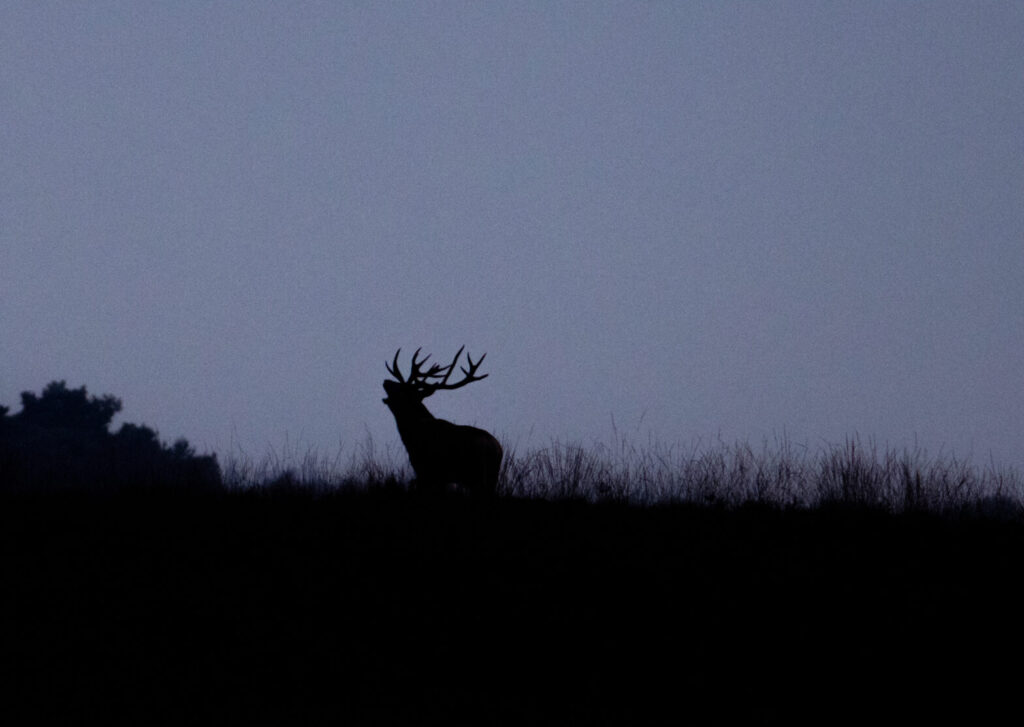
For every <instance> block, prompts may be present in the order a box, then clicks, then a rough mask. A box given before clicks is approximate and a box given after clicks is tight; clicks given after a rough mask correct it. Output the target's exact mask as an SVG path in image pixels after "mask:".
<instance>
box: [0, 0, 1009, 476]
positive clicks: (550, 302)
mask: <svg viewBox="0 0 1024 727" xmlns="http://www.w3.org/2000/svg"><path fill="white" fill-rule="evenodd" d="M1022 39H1024V5H1022V4H1020V3H1002V2H991V3H989V2H971V3H961V2H955V3H945V2H929V3H896V2H879V3H873V2H858V3H839V2H836V3H832V2H813V3H812V2H776V3H756V4H754V3H736V4H731V3H719V2H714V3H707V4H700V3H690V2H686V3H675V2H666V3H641V2H626V3H617V2H616V3H610V2H609V3H597V2H583V3H556V2H546V1H544V2H516V3H497V2H495V3H491V2H473V3H462V2H416V3H342V2H335V1H333V0H332V1H328V2H305V3H298V2H296V3H283V2H246V3H227V2H223V3H207V2H184V1H181V2H174V3H137V2H102V1H98V2H89V3H76V2H59V3H55V2H27V1H26V2H12V1H7V2H0V403H2V404H6V405H8V406H10V407H12V409H13V410H15V411H16V410H17V408H18V406H17V405H18V403H19V398H18V394H19V392H21V391H23V390H26V389H29V390H34V391H39V390H40V389H41V388H42V387H43V386H44V385H45V384H46V383H47V382H49V381H51V380H53V379H66V380H67V382H68V384H69V385H70V386H80V385H83V384H84V385H86V386H87V387H88V388H89V390H90V392H91V393H93V394H104V393H111V394H114V395H116V396H119V397H120V398H122V400H123V401H124V411H123V412H122V414H121V416H120V417H119V419H118V421H132V422H136V423H145V424H148V425H150V426H152V427H154V428H156V429H158V430H159V431H160V434H161V436H162V438H164V439H166V440H171V439H174V438H176V437H179V436H184V437H187V438H188V439H189V440H190V441H191V442H192V443H193V444H194V445H196V446H197V448H199V449H201V450H207V451H208V450H216V451H218V452H221V453H227V452H228V451H229V450H232V449H236V448H242V449H244V450H245V451H246V452H247V453H249V454H251V455H255V456H261V455H263V454H264V453H266V452H267V451H268V450H269V449H275V450H282V449H283V448H284V447H286V446H287V447H290V448H292V449H298V450H300V451H303V452H304V451H306V450H308V449H311V448H312V449H316V450H318V451H319V452H321V453H322V454H326V455H330V454H333V453H335V452H337V450H338V447H339V443H340V444H342V445H343V446H344V447H345V448H346V449H350V448H351V447H352V446H353V445H354V444H356V443H357V442H360V441H362V440H363V439H364V438H365V436H366V433H367V432H369V433H370V434H372V436H373V438H374V439H375V441H376V442H377V443H378V445H380V446H383V445H384V444H387V443H393V444H394V445H395V446H397V442H398V437H397V432H396V431H395V427H394V422H393V420H392V418H391V415H390V413H389V412H388V410H387V409H386V407H385V406H384V405H383V404H382V403H381V398H382V397H383V395H384V392H383V389H382V388H381V381H382V380H383V379H384V377H385V371H384V361H385V359H390V358H391V356H392V355H393V354H394V352H395V349H396V348H398V347H399V346H401V347H402V348H403V364H404V365H406V366H407V365H408V359H406V358H404V356H405V355H406V354H409V353H411V352H412V350H413V349H415V348H416V347H418V346H423V347H424V348H425V350H426V351H431V352H433V353H434V355H435V357H437V358H439V359H446V358H450V357H451V356H452V355H453V354H454V352H455V350H456V349H457V348H458V347H459V346H460V345H461V344H463V343H465V344H466V345H467V346H468V348H469V350H470V352H472V353H473V354H474V355H479V354H480V353H483V352H485V351H486V352H487V354H488V355H487V360H486V361H485V362H484V365H483V367H482V369H481V372H488V373H490V376H489V378H487V379H486V380H485V381H483V382H480V383H475V384H472V385H470V386H469V387H467V388H465V389H462V390H460V391H458V392H452V393H439V394H437V395H436V396H434V397H433V398H432V399H430V400H428V405H430V407H431V410H432V411H433V412H434V413H435V414H437V415H438V416H443V417H445V418H450V419H452V420H454V421H457V422H460V423H467V424H476V425H478V426H483V427H485V428H487V429H490V430H491V431H492V432H494V433H495V434H496V435H498V437H499V438H501V439H502V440H503V441H505V442H506V444H516V443H518V446H519V447H520V448H528V447H530V446H540V445H543V444H546V443H547V442H548V441H549V438H550V437H557V438H559V439H561V440H563V441H579V442H583V443H588V442H592V441H594V440H601V441H607V440H608V439H610V437H611V435H612V432H613V422H614V427H616V428H617V430H618V431H619V432H620V433H623V434H626V435H628V436H630V437H631V438H634V439H636V440H637V441H638V442H639V443H641V444H642V443H645V442H647V441H648V439H649V438H650V439H654V440H657V441H660V442H662V443H673V442H681V443H684V444H687V443H692V442H694V441H695V440H698V439H699V440H700V441H704V442H708V441H715V440H716V439H717V438H718V437H719V436H721V437H722V438H723V439H724V440H726V441H727V442H731V441H733V440H735V439H737V438H738V439H744V440H750V442H751V443H752V444H755V445H758V446H759V444H760V442H761V441H762V439H764V438H768V439H769V440H772V439H773V438H775V437H778V436H782V435H783V434H784V433H785V435H787V436H788V437H789V438H790V439H791V440H793V441H795V442H797V443H806V444H808V445H809V446H810V447H811V448H814V449H816V448H817V447H819V446H820V445H821V444H822V443H824V442H841V441H842V440H843V439H844V437H846V436H848V435H853V434H858V435H859V436H860V437H861V438H862V439H865V438H869V437H871V438H874V439H875V440H876V441H877V442H878V444H879V445H880V446H884V445H889V446H892V447H903V446H905V445H908V444H909V445H913V443H914V442H915V441H916V442H917V443H918V444H919V445H920V446H922V447H925V448H926V449H927V450H928V452H929V453H931V454H933V455H934V454H939V453H940V452H941V453H942V454H955V455H957V456H960V457H964V458H970V459H971V460H972V461H974V462H976V463H978V464H982V465H984V464H988V463H989V461H990V457H991V458H992V459H994V460H995V462H996V463H997V464H999V465H1010V466H1015V467H1024V447H1022V444H1024V40H1022Z"/></svg>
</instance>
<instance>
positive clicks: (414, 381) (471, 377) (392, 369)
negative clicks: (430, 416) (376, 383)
mask: <svg viewBox="0 0 1024 727" xmlns="http://www.w3.org/2000/svg"><path fill="white" fill-rule="evenodd" d="M465 348H466V347H465V346H462V347H461V348H459V350H458V351H457V352H456V353H455V358H453V359H452V362H451V363H450V364H448V365H447V366H442V365H440V364H436V363H435V364H433V365H431V367H430V368H429V369H427V370H426V371H423V370H422V368H423V366H424V364H426V363H427V360H428V359H429V358H430V354H427V355H426V356H424V357H423V360H422V361H417V360H416V358H417V357H418V356H419V353H420V351H421V350H422V349H420V348H417V349H416V352H415V353H413V355H412V367H411V368H410V370H409V376H408V378H403V377H402V373H401V371H400V370H399V368H398V354H400V353H401V352H402V349H398V351H396V352H395V358H394V360H393V361H392V362H391V364H390V365H388V363H387V362H386V361H385V362H384V368H386V369H387V370H388V373H389V374H391V375H392V376H394V377H395V379H397V380H398V382H399V383H402V384H409V385H410V386H415V387H416V389H418V390H419V391H420V392H422V393H423V397H424V398H426V397H428V396H430V395H431V394H433V393H434V392H435V391H440V390H442V389H444V390H448V391H450V390H452V389H458V388H460V387H463V386H465V385H466V384H469V383H472V382H473V381H480V380H481V379H486V378H487V377H488V376H489V375H490V374H484V375H483V376H476V371H477V369H478V368H480V364H481V363H483V360H484V358H485V357H486V356H487V354H486V353H485V354H483V355H482V356H481V357H480V358H479V359H477V360H476V361H475V362H474V361H473V359H472V357H471V356H470V355H469V354H468V353H467V354H466V360H467V361H468V362H469V368H466V367H465V366H460V367H459V368H460V370H461V371H462V373H463V374H465V377H464V378H463V379H462V381H458V382H456V383H454V384H449V383H448V379H449V378H450V377H451V375H452V372H453V371H454V370H455V364H456V363H458V361H459V356H461V355H462V351H463V350H464V349H465ZM431 379H440V381H431Z"/></svg>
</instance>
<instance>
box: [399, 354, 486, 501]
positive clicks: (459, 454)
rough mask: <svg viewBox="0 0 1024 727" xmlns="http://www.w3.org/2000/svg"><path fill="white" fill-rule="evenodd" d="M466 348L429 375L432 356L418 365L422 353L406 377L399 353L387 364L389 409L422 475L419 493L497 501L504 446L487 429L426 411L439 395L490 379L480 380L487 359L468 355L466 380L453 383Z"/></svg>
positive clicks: (464, 370)
mask: <svg viewBox="0 0 1024 727" xmlns="http://www.w3.org/2000/svg"><path fill="white" fill-rule="evenodd" d="M464 348H465V346H463V347H462V348H460V349H459V350H458V352H457V353H456V354H455V358H454V359H452V362H451V363H450V364H448V365H447V366H442V365H440V364H436V363H435V364H432V365H431V366H430V368H428V369H427V370H426V371H424V370H423V366H424V365H425V364H426V363H427V359H429V358H430V355H429V354H428V355H427V356H425V357H424V358H423V359H422V360H419V361H418V360H417V358H418V357H419V353H420V350H421V349H418V348H417V349H416V352H415V353H414V354H413V355H412V367H411V369H410V371H409V375H408V376H402V373H401V371H399V368H398V355H399V354H400V353H401V352H402V349H398V351H397V352H396V353H395V358H394V361H392V363H391V364H390V365H388V364H387V363H386V362H385V364H384V367H385V368H386V369H387V370H388V373H389V374H391V376H393V377H394V379H395V380H394V381H388V380H385V381H384V391H385V392H387V398H385V399H384V403H385V404H387V406H388V408H389V409H390V410H391V413H392V414H394V416H395V423H396V424H397V425H398V434H399V436H400V437H401V438H402V444H404V445H405V449H406V451H407V452H408V453H409V463H410V464H411V465H412V468H413V470H414V471H415V472H416V486H417V488H418V489H420V490H422V491H425V492H432V493H437V492H443V491H444V490H445V489H446V488H448V487H449V486H450V485H455V486H457V487H459V488H462V489H464V490H466V491H467V492H469V493H471V494H474V495H482V496H492V495H494V494H495V490H496V488H497V485H498V471H499V470H500V468H501V457H502V450H501V445H500V444H499V443H498V440H497V439H495V438H494V437H493V436H491V435H490V434H489V433H488V432H485V431H484V430H483V429H477V428H476V427H468V426H464V425H460V424H452V423H451V422H449V421H445V420H444V419H438V418H436V417H435V416H434V415H433V414H431V413H430V412H429V411H428V410H427V407H425V406H424V405H423V400H424V399H426V398H427V397H428V396H430V395H431V394H433V393H434V392H435V391H441V390H446V391H451V390H452V389H458V388H461V387H463V386H465V385H466V384H469V383H471V382H473V381H480V380H481V379H486V378H487V374H484V375H483V376H477V375H476V371H477V369H478V368H479V367H480V364H481V363H482V362H483V360H484V356H486V355H487V354H484V355H483V356H481V357H480V358H479V359H478V360H477V361H476V362H474V361H473V359H472V358H471V357H470V355H469V354H468V353H467V354H466V359H467V360H468V362H469V364H468V368H467V367H465V366H464V367H461V370H462V373H463V374H464V378H463V379H462V380H461V381H458V382H456V383H451V384H449V383H448V379H449V377H451V375H452V371H454V370H455V365H456V363H458V360H459V356H461V355H462V351H463V349H464Z"/></svg>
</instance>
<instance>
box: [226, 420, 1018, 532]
mask: <svg viewBox="0 0 1024 727" xmlns="http://www.w3.org/2000/svg"><path fill="white" fill-rule="evenodd" d="M411 477H412V472H411V470H410V468H409V467H408V464H407V462H406V460H405V453H404V451H402V450H401V448H400V447H398V448H389V449H387V450H385V451H381V450H379V448H377V447H376V446H375V445H374V443H373V441H372V439H371V438H369V437H368V438H367V439H366V440H365V441H364V442H363V443H362V444H360V445H358V446H356V447H355V448H354V449H352V450H351V451H350V452H348V453H345V452H344V451H343V450H341V449H339V451H338V453H336V454H335V455H334V456H332V457H323V456H321V455H320V454H319V453H318V452H317V451H315V450H306V451H302V452H299V451H295V450H291V449H289V448H288V447H287V446H286V447H285V448H283V450H282V451H281V452H276V451H272V452H270V453H269V454H267V455H264V456H263V457H262V458H261V459H259V460H258V461H256V462H254V461H253V460H251V459H250V458H248V457H247V456H246V455H245V453H244V452H238V453H236V455H235V456H231V457H228V458H227V464H226V465H225V474H224V481H225V483H226V485H227V486H228V487H229V489H232V490H238V489H250V488H267V487H270V488H282V487H291V488H299V489H307V490H310V491H315V492H330V491H333V490H336V489H339V488H340V489H348V490H352V489H355V490H359V489H373V488H378V487H387V488H390V489H394V490H403V489H408V488H409V485H410V479H411ZM498 492H499V496H500V497H502V498H515V499H537V500H549V501H580V502H589V503H623V504H628V505H633V506H640V507H650V506H657V505H666V504H690V505H697V506H711V507H727V508H737V507H741V506H748V505H760V506H768V507H775V508H801V509H814V508H820V507H830V508H834V507H842V506H848V507H856V508H870V509H878V510H881V511H885V512H889V513H910V512H924V513H944V514H979V515H985V516H992V517H1018V516H1020V515H1021V514H1022V497H1024V480H1022V478H1021V476H1020V474H1019V473H1018V472H1017V471H1016V470H1013V469H1011V468H1002V469H1000V468H998V467H996V466H995V465H990V466H985V467H977V466H974V465H972V464H970V463H968V462H965V461H960V460H957V459H956V458H953V457H929V456H928V454H927V452H925V451H924V450H922V449H913V450H911V449H905V450H902V451H896V450H892V449H886V450H883V451H880V450H879V449H878V448H877V446H876V445H875V444H874V443H873V442H868V443H867V444H864V443H862V442H861V441H860V440H859V439H856V438H851V439H849V440H847V441H846V442H844V443H843V444H840V445H824V446H822V447H821V448H820V449H819V450H818V451H811V450H809V449H808V448H806V447H799V446H796V445H793V444H792V443H790V442H787V441H782V442H776V443H775V444H774V445H770V444H769V443H767V442H765V443H762V445H761V447H760V448H759V449H754V448H753V447H752V446H751V445H750V444H748V443H743V442H737V443H735V444H727V443H724V442H718V443H716V444H714V445H711V446H703V447H701V446H697V445H694V446H691V447H690V448H684V447H681V446H666V445H661V444H657V443H652V444H650V445H649V446H647V447H638V446H637V445H635V444H634V443H632V442H630V441H628V440H627V439H625V438H620V439H619V440H618V441H617V442H616V443H614V444H613V445H608V444H604V443H596V444H593V445H591V446H589V447H587V446H584V445H581V444H567V443H563V442H559V441H553V442H551V444H549V445H548V446H546V447H541V448H536V449H532V450H529V451H526V452H523V453H520V452H519V451H518V450H517V449H515V448H514V447H509V448H508V449H507V450H506V453H505V458H504V460H503V462H502V469H501V475H500V479H499V487H498Z"/></svg>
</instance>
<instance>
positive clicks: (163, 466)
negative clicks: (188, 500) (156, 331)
mask: <svg viewBox="0 0 1024 727" xmlns="http://www.w3.org/2000/svg"><path fill="white" fill-rule="evenodd" d="M21 406H22V409H21V411H20V412H18V413H17V414H15V415H13V416H8V414H7V412H8V411H9V410H8V409H7V408H6V407H2V408H0V490H5V491H40V490H47V491H49V490H63V489H88V490H121V489H133V488H151V487H167V488H175V489H190V490H196V489H198V490H204V491H205V490H211V489H215V488H217V487H219V486H220V482H221V478H220V467H219V466H218V464H217V459H216V456H215V455H202V456H199V455H196V454H195V451H194V450H193V449H192V447H190V446H189V444H188V441H187V440H185V439H179V440H178V441H176V442H175V443H174V444H173V445H172V446H171V447H167V446H165V445H163V444H161V442H160V440H159V438H158V435H157V433H156V432H155V431H154V430H152V429H150V428H149V427H147V426H142V425H137V424H123V425H122V426H121V428H120V429H119V430H118V431H117V433H116V434H111V433H110V431H109V427H110V422H111V420H112V419H113V418H114V415H115V414H117V413H118V412H119V411H121V401H120V399H117V398H116V397H114V396H110V395H105V396H102V397H94V396H89V394H88V392H87V391H86V388H85V387H84V386H82V387H80V388H78V389H69V388H68V387H67V384H66V383H65V382H64V381H53V382H51V383H50V384H48V385H47V386H46V387H45V388H44V389H43V392H42V394H41V395H39V396H37V395H36V394H34V393H32V392H29V391H26V392H23V393H22V394H21Z"/></svg>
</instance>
